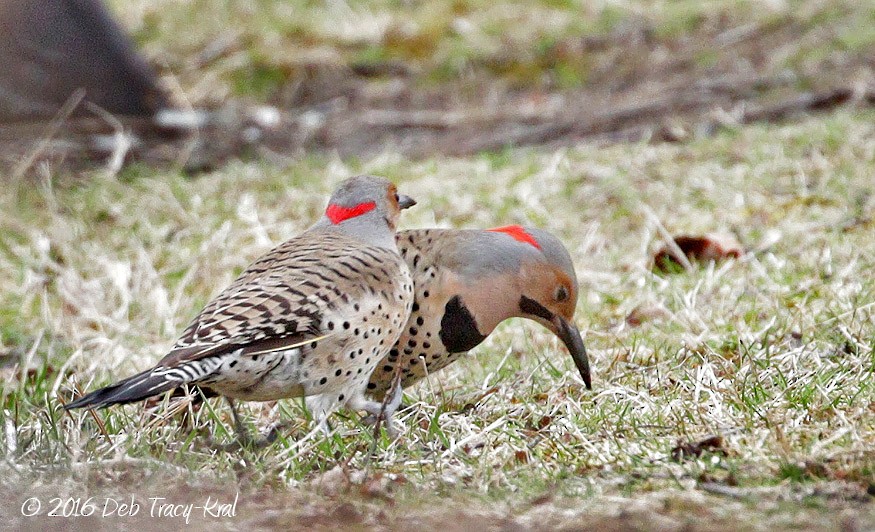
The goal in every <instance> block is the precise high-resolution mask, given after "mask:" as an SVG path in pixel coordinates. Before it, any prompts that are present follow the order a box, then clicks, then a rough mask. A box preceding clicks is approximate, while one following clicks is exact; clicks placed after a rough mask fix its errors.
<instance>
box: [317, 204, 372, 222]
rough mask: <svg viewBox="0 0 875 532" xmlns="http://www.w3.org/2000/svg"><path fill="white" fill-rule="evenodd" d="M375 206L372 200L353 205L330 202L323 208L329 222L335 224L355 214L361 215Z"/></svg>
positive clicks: (353, 216)
mask: <svg viewBox="0 0 875 532" xmlns="http://www.w3.org/2000/svg"><path fill="white" fill-rule="evenodd" d="M376 207H377V204H376V203H374V202H373V201H369V202H367V203H359V204H358V205H355V206H353V207H341V206H340V205H334V204H332V205H329V206H328V208H327V209H325V216H327V217H328V219H329V220H331V223H333V224H334V225H337V224H339V223H340V222H342V221H344V220H349V219H350V218H355V217H356V216H361V215H362V214H364V213H366V212H370V211H372V210H374V209H375V208H376Z"/></svg>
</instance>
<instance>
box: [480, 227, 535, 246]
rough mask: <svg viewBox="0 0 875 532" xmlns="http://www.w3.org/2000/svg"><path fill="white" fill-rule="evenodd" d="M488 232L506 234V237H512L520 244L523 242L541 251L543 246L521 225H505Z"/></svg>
mask: <svg viewBox="0 0 875 532" xmlns="http://www.w3.org/2000/svg"><path fill="white" fill-rule="evenodd" d="M487 231H490V232H492V233H504V234H506V235H510V236H511V237H512V238H513V239H514V240H516V241H518V242H523V243H525V244H529V245H530V246H534V247H535V248H537V249H541V244H538V241H537V240H535V237H533V236H532V235H531V234H529V233H528V232H527V231H526V230H525V229H523V228H522V226H520V225H505V226H504V227H495V228H493V229H487Z"/></svg>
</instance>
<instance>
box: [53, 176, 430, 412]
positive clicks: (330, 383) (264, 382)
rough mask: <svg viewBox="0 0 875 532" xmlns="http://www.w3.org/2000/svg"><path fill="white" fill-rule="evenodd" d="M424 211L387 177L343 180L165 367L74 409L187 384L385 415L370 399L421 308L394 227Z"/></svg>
mask: <svg viewBox="0 0 875 532" xmlns="http://www.w3.org/2000/svg"><path fill="white" fill-rule="evenodd" d="M415 203H416V202H415V201H414V200H412V199H411V198H409V197H408V196H404V195H399V194H398V192H397V190H396V188H395V185H394V184H392V183H390V182H389V181H387V180H386V179H383V178H379V177H373V176H357V177H353V178H350V179H347V180H345V181H344V182H343V183H341V184H340V186H339V187H338V188H337V189H336V190H335V191H334V193H333V194H332V196H331V198H330V200H329V202H328V206H327V208H326V209H325V214H324V215H323V216H322V218H321V219H320V220H319V221H318V222H317V223H316V224H315V225H313V226H312V227H310V228H309V229H308V230H306V231H305V232H304V233H302V234H300V235H298V236H296V237H294V238H292V239H290V240H288V241H286V242H285V243H283V244H280V245H279V246H277V247H276V248H274V249H273V250H271V251H269V252H268V253H266V254H265V255H263V256H262V257H261V258H259V259H257V260H256V261H255V262H254V263H252V264H251V265H250V266H249V267H248V268H246V270H245V271H243V273H241V274H240V276H239V277H238V278H237V279H236V280H235V281H234V282H232V283H231V285H230V286H228V287H227V288H226V289H225V290H223V291H222V292H221V293H220V294H219V295H218V296H216V297H215V299H213V300H212V301H211V302H210V303H209V304H207V306H206V307H205V308H204V309H203V310H202V311H201V312H200V314H198V315H197V317H195V318H194V320H193V321H192V322H191V324H190V325H189V326H188V328H186V329H185V330H184V331H183V333H182V335H181V336H180V338H179V339H178V340H177V341H176V343H175V344H174V345H173V347H172V348H171V349H170V352H169V353H168V354H167V355H166V356H165V357H164V358H163V359H161V361H160V362H158V364H156V365H155V367H153V368H151V369H149V370H146V371H144V372H142V373H139V374H136V375H134V376H132V377H128V378H127V379H124V380H122V381H120V382H118V383H116V384H113V385H111V386H108V387H106V388H102V389H99V390H96V391H93V392H91V393H88V394H87V395H85V396H83V397H80V398H78V399H76V400H75V401H72V402H70V403H68V404H67V405H65V408H66V409H68V410H69V409H73V408H96V407H105V406H109V405H113V404H124V403H131V402H135V401H141V400H144V399H147V398H149V397H153V396H155V395H158V394H162V393H164V392H167V391H169V390H173V389H175V388H178V387H181V386H183V385H189V386H199V387H201V388H204V389H206V390H208V391H210V392H214V393H216V394H219V395H223V396H225V397H227V398H229V402H231V400H232V399H241V400H247V401H268V400H275V399H281V398H287V397H299V396H307V395H314V394H320V395H321V396H322V397H323V399H324V398H325V397H330V398H331V400H332V405H333V407H334V408H336V407H341V406H343V407H347V408H350V409H352V410H364V411H366V412H368V413H369V414H371V415H374V416H378V415H379V414H380V411H381V408H382V405H381V403H379V402H374V401H370V400H368V399H367V398H366V397H365V393H364V392H365V387H366V385H367V382H368V377H369V376H370V374H371V373H372V372H373V370H374V368H375V367H376V366H377V364H378V363H379V362H380V360H381V359H382V358H384V357H385V355H386V354H387V353H388V351H389V349H391V348H392V346H393V345H394V344H395V342H396V341H397V339H398V337H399V336H400V334H401V331H402V329H403V327H404V325H405V323H406V322H407V318H408V317H409V315H410V309H411V307H412V304H413V282H412V279H411V277H410V272H409V269H408V267H407V265H406V263H405V262H404V260H403V259H402V258H401V257H400V255H399V253H398V248H397V245H396V242H395V230H396V224H397V221H398V217H399V215H400V212H401V210H402V209H406V208H408V207H411V206H413V205H414V204H415ZM231 406H232V411H233V412H234V417H235V421H237V422H238V428H239V419H238V418H237V414H236V410H234V409H233V402H231ZM329 413H330V411H326V412H325V416H327V415H328V414H329ZM322 422H324V418H320V424H322ZM387 425H388V424H387Z"/></svg>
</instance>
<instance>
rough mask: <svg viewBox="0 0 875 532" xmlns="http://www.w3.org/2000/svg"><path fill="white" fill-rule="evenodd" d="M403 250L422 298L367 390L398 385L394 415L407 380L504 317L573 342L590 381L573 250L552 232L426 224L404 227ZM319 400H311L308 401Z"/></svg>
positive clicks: (452, 356) (451, 358) (442, 362)
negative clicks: (578, 322)
mask: <svg viewBox="0 0 875 532" xmlns="http://www.w3.org/2000/svg"><path fill="white" fill-rule="evenodd" d="M396 240H397V242H398V250H399V252H400V253H401V256H402V257H404V260H405V261H406V262H407V265H408V267H409V268H410V271H411V274H412V275H413V284H414V286H415V300H414V303H413V310H412V312H411V314H410V318H409V319H408V321H407V325H406V327H405V328H404V331H403V332H402V333H401V336H400V337H399V339H398V342H397V343H396V344H395V346H394V347H393V348H392V349H391V350H390V351H389V353H388V354H387V355H386V357H385V358H384V359H383V360H381V361H380V363H379V364H378V365H377V368H376V370H375V371H374V373H373V374H372V375H371V378H370V381H369V382H368V385H367V388H368V390H367V391H368V394H370V395H372V396H375V397H378V398H381V397H383V396H384V395H385V394H386V393H387V392H389V391H390V390H392V392H393V393H392V396H393V397H392V400H391V401H390V402H389V404H390V407H389V408H388V409H387V410H388V412H389V414H391V412H392V411H393V410H394V408H397V405H398V404H399V402H400V396H401V394H400V390H394V389H393V376H394V375H395V373H396V370H397V369H398V368H397V366H398V365H401V366H402V367H401V368H400V370H401V379H400V386H401V387H407V386H409V385H411V384H413V383H415V382H417V381H418V380H420V379H422V378H423V377H425V376H426V375H427V374H431V373H434V372H436V371H438V370H440V369H442V368H444V367H446V366H447V365H449V364H451V363H453V362H455V361H456V360H458V359H459V357H461V356H462V355H464V354H465V353H466V352H467V351H469V350H470V349H473V348H474V347H475V346H477V345H478V344H480V343H481V342H482V341H483V340H485V339H486V337H487V336H489V334H490V333H491V332H492V331H493V330H494V329H495V327H496V326H497V325H498V324H499V323H501V322H502V321H504V320H506V319H508V318H513V317H521V318H528V319H531V320H534V321H536V322H538V323H540V324H541V325H543V326H544V327H546V328H548V329H549V330H551V331H552V332H553V333H554V334H556V335H557V336H558V337H559V338H560V339H561V340H562V342H563V343H564V344H565V346H566V347H567V348H568V351H569V353H570V354H571V357H572V359H573V360H574V363H575V365H576V366H577V369H578V371H579V372H580V376H581V378H582V379H583V382H584V384H585V385H586V387H587V388H591V386H592V383H591V378H590V370H589V359H588V358H587V354H586V349H585V347H584V344H583V339H582V338H581V335H580V332H579V331H578V329H577V327H576V326H575V325H574V322H573V318H574V310H575V306H576V304H577V276H576V275H575V273H574V265H573V264H572V262H571V257H570V256H569V254H568V251H567V250H566V249H565V247H564V246H563V245H562V243H561V242H560V241H559V240H558V239H557V238H556V237H554V236H553V235H551V234H550V233H548V232H546V231H543V230H540V229H535V228H524V227H521V226H518V225H512V226H507V227H499V228H496V229H488V230H451V229H419V230H412V231H403V232H400V233H398V234H397V236H396ZM316 400H317V399H315V398H314V399H312V400H310V399H308V403H310V402H315V401H316Z"/></svg>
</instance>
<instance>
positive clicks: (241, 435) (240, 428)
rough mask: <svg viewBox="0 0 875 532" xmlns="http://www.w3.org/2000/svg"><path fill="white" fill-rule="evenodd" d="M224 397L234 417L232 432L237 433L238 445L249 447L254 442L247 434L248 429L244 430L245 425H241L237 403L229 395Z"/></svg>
mask: <svg viewBox="0 0 875 532" xmlns="http://www.w3.org/2000/svg"><path fill="white" fill-rule="evenodd" d="M225 399H226V400H227V401H228V406H229V407H231V416H232V417H233V418H234V432H235V433H236V434H237V442H238V443H239V444H240V447H249V446H250V445H252V444H253V443H255V442H254V440H253V439H252V437H251V436H250V435H249V431H248V430H246V426H245V425H243V420H242V419H241V418H240V414H239V413H238V412H237V405H235V404H234V400H233V399H231V398H230V397H228V396H225Z"/></svg>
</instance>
